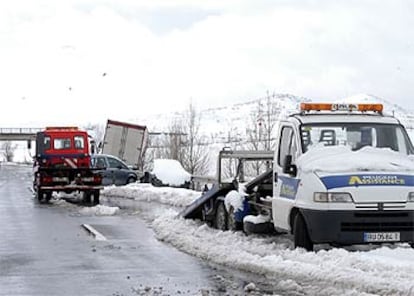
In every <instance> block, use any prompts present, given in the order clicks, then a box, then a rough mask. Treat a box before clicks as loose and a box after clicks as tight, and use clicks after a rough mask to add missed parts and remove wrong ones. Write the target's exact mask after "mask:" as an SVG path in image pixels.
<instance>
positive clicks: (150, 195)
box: [101, 183, 201, 207]
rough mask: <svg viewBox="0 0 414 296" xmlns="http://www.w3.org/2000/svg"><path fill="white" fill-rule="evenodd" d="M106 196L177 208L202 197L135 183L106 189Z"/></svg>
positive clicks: (186, 190) (104, 191) (194, 192)
mask: <svg viewBox="0 0 414 296" xmlns="http://www.w3.org/2000/svg"><path fill="white" fill-rule="evenodd" d="M101 194H102V195H104V196H116V197H125V198H130V199H134V200H139V201H148V202H158V203H161V204H167V205H171V206H175V207H185V206H187V205H189V204H190V203H192V202H193V201H194V200H196V199H197V198H199V197H200V196H201V193H200V192H197V191H193V190H189V189H183V188H169V187H154V186H152V185H151V184H143V183H142V184H140V183H133V184H128V185H126V186H119V187H116V186H111V187H105V188H104V189H103V190H102V191H101Z"/></svg>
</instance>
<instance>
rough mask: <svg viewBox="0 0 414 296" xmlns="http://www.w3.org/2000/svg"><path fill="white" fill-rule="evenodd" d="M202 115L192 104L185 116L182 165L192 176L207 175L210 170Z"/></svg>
mask: <svg viewBox="0 0 414 296" xmlns="http://www.w3.org/2000/svg"><path fill="white" fill-rule="evenodd" d="M200 121H201V114H200V113H199V112H198V111H197V110H196V108H195V107H194V105H193V103H192V102H190V104H189V106H188V109H187V111H186V112H185V115H184V132H185V135H186V136H185V139H186V141H185V145H184V147H183V154H182V162H181V163H182V164H183V166H184V168H185V169H186V170H187V171H188V172H189V173H190V174H192V175H205V174H206V173H207V172H208V168H209V153H208V148H207V143H206V142H205V141H203V140H204V139H206V138H204V137H203V136H202V135H201V133H200Z"/></svg>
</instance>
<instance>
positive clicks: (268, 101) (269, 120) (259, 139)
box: [246, 93, 278, 174]
mask: <svg viewBox="0 0 414 296" xmlns="http://www.w3.org/2000/svg"><path fill="white" fill-rule="evenodd" d="M275 98H276V96H275V95H274V94H273V95H270V94H269V93H267V96H266V98H264V99H262V100H259V101H258V103H257V108H256V110H254V111H253V112H252V113H251V116H250V122H249V125H248V128H247V131H246V134H247V149H249V150H256V151H257V150H273V149H274V146H275V142H274V138H273V136H272V135H273V132H274V129H275V126H276V124H277V121H278V118H277V113H278V105H277V102H276V101H275ZM250 166H251V169H252V170H253V171H254V172H255V174H260V173H261V172H263V169H264V167H265V168H266V169H268V168H269V166H270V165H269V164H264V163H263V162H252V163H251V165H250Z"/></svg>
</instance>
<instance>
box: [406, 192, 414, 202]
mask: <svg viewBox="0 0 414 296" xmlns="http://www.w3.org/2000/svg"><path fill="white" fill-rule="evenodd" d="M407 201H408V202H414V192H410V193H409V194H408V198H407Z"/></svg>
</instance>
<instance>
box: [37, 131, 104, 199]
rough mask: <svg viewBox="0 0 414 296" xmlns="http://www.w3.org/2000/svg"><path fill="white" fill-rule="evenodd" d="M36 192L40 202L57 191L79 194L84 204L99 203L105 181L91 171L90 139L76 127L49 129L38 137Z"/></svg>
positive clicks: (38, 134)
mask: <svg viewBox="0 0 414 296" xmlns="http://www.w3.org/2000/svg"><path fill="white" fill-rule="evenodd" d="M34 165H35V180H34V190H35V192H36V193H37V196H38V199H39V201H41V202H42V201H43V200H46V201H49V200H50V198H51V196H52V193H53V192H54V191H56V192H59V191H64V192H67V193H70V192H74V191H79V192H82V193H83V196H84V201H85V202H86V203H90V202H91V199H92V196H93V202H94V203H99V189H100V188H101V182H102V177H101V175H100V174H99V173H96V172H94V170H93V169H92V168H91V155H90V147H89V139H88V134H87V132H86V131H82V130H80V129H78V128H77V127H48V128H46V129H45V130H44V131H42V132H39V133H37V136H36V156H35V164H34Z"/></svg>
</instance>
